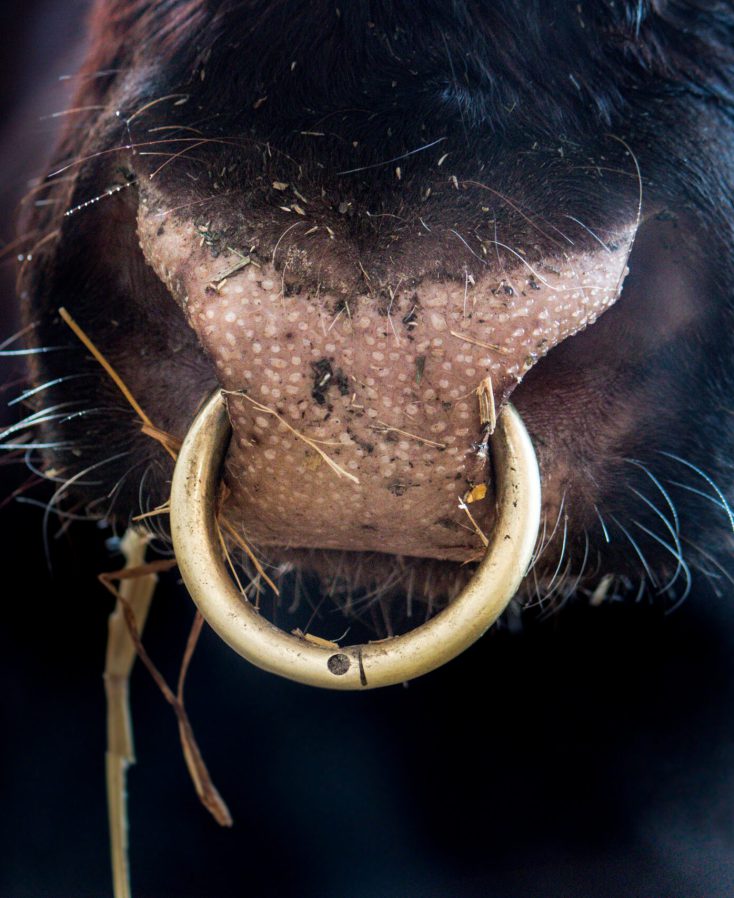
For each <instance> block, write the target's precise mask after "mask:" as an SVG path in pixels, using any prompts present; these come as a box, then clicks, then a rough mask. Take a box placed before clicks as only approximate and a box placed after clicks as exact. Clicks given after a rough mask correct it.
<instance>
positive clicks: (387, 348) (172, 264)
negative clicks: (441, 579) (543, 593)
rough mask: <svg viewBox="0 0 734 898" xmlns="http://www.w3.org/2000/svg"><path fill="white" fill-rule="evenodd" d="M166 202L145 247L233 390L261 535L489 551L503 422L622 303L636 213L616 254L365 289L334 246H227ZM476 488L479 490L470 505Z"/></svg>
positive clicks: (405, 278) (234, 482)
mask: <svg viewBox="0 0 734 898" xmlns="http://www.w3.org/2000/svg"><path fill="white" fill-rule="evenodd" d="M168 208H169V204H168V202H167V201H166V200H165V199H156V197H155V194H153V193H152V192H150V193H148V195H147V197H144V199H143V202H142V204H141V207H140V212H139V232H140V238H141V245H142V247H143V250H144V252H145V254H146V258H147V260H148V262H149V263H150V264H151V265H152V266H153V268H154V269H155V270H156V272H157V273H158V274H159V276H160V277H161V278H162V279H163V280H164V282H165V283H166V284H167V286H168V288H169V290H170V292H171V294H172V296H173V297H174V299H175V300H176V301H177V302H179V303H180V305H181V306H182V308H183V309H184V311H185V313H186V315H187V318H188V321H189V323H190V325H191V326H192V328H193V329H194V330H195V331H196V333H197V335H198V337H199V340H200V341H201V343H202V345H203V346H204V348H205V349H206V351H207V352H208V354H209V356H210V358H211V360H212V363H213V365H214V366H215V368H216V373H217V378H218V380H219V382H220V384H221V385H222V387H224V389H225V390H227V391H228V392H229V394H230V397H229V409H230V415H231V419H232V425H233V439H232V443H231V446H230V450H229V454H228V459H227V473H226V480H227V484H228V486H229V488H230V491H231V495H230V498H229V502H230V504H231V508H232V509H233V513H234V515H235V518H236V519H237V521H238V523H239V524H240V526H241V527H242V528H243V529H244V530H245V531H246V532H247V534H248V536H249V538H250V539H251V540H253V541H255V542H257V543H260V544H263V545H280V546H282V545H289V546H291V547H300V548H328V549H346V550H358V551H379V552H389V553H394V554H402V555H412V556H419V557H432V558H440V559H448V560H454V561H466V560H477V559H478V558H480V557H481V555H482V553H483V544H482V533H485V532H490V531H491V530H492V527H493V523H494V506H493V503H492V501H491V496H492V490H491V486H492V484H491V478H490V474H489V466H488V465H487V458H486V453H484V452H483V451H482V441H483V438H484V436H486V430H487V424H489V425H490V426H489V429H491V426H492V424H493V423H494V418H495V417H496V415H497V414H498V413H499V412H500V411H501V409H502V407H503V406H504V404H505V403H506V402H507V401H508V399H509V396H510V395H511V393H512V390H513V389H514V387H515V386H516V385H517V384H518V383H519V381H520V380H521V379H522V377H523V375H524V373H525V372H526V371H527V370H529V368H530V367H532V365H533V364H534V363H535V361H537V360H538V359H539V358H540V357H542V356H543V355H544V354H545V353H546V352H547V351H548V350H549V349H551V348H552V347H553V346H554V345H556V344H557V343H559V342H560V341H561V340H563V339H565V338H567V337H568V336H570V335H572V334H573V333H575V332H577V331H578V330H580V329H582V328H583V327H585V326H586V325H588V324H589V323H590V322H592V321H594V320H595V318H596V317H597V316H598V315H599V314H600V313H601V312H603V311H604V309H606V308H607V307H609V306H610V305H611V304H612V303H613V302H614V300H615V299H616V297H617V295H618V293H619V289H620V286H621V282H622V279H623V277H624V273H625V270H626V260H627V253H628V250H629V246H630V244H631V241H632V238H633V235H634V231H635V227H634V225H631V226H630V227H629V228H627V229H623V230H622V231H621V232H620V233H619V234H618V235H617V239H616V240H615V248H610V247H608V246H607V247H605V249H604V250H603V251H602V250H599V251H598V252H596V251H588V252H580V251H579V252H576V253H574V254H573V255H570V254H569V255H566V256H565V257H562V258H547V259H539V260H536V261H534V262H533V263H530V262H526V261H524V260H522V258H521V257H520V258H519V260H516V264H515V265H514V266H513V267H512V268H508V269H507V270H496V269H493V268H491V267H489V266H487V267H486V268H484V269H482V271H481V273H479V272H478V274H477V276H473V275H472V276H471V277H470V276H469V273H468V271H466V272H465V276H464V277H463V278H461V279H448V280H441V279H437V278H435V277H428V276H424V277H414V276H411V272H409V271H408V272H404V273H403V275H402V276H401V274H400V272H399V271H398V270H396V269H395V267H394V265H393V268H392V270H390V271H389V272H388V273H389V275H390V277H391V280H392V282H391V283H390V282H388V283H387V285H386V286H385V289H384V290H380V291H377V290H375V289H374V284H367V285H365V284H364V280H362V288H361V291H360V292H357V291H356V290H355V288H354V285H355V283H356V280H355V272H354V271H349V270H347V271H345V272H344V274H343V277H341V278H337V279H336V281H335V277H334V271H335V268H334V266H330V267H329V268H328V271H327V272H326V276H325V277H324V278H323V279H321V278H320V277H319V275H320V273H321V271H322V270H323V269H321V268H320V267H319V266H320V264H321V262H322V260H323V255H320V254H312V255H309V251H308V249H304V248H303V247H300V249H298V242H296V244H295V247H296V249H294V248H291V250H290V251H289V252H288V253H286V254H281V253H282V247H283V243H284V241H283V240H280V241H278V240H275V241H274V243H273V244H272V245H271V246H270V247H268V249H267V251H265V252H264V251H263V247H260V251H259V252H258V253H257V254H254V253H251V252H249V247H248V244H246V243H244V241H243V242H242V244H241V248H240V246H235V245H232V243H231V242H227V243H225V244H221V243H220V244H218V245H217V246H216V252H214V251H213V247H212V246H211V245H210V244H209V243H208V241H207V239H206V236H207V235H206V233H202V228H201V225H198V224H197V223H196V222H195V221H191V220H188V221H187V220H185V219H184V220H181V219H179V220H177V221H173V220H172V219H171V217H170V216H168V215H165V216H164V217H163V218H162V217H161V215H160V214H159V213H160V212H163V213H165V212H167V210H168ZM208 227H211V229H212V230H214V231H215V230H216V228H215V227H214V226H208ZM293 233H294V234H295V233H297V229H295V228H294V229H293ZM324 240H325V242H326V244H327V246H328V245H330V244H331V243H332V242H333V241H332V240H331V238H330V236H329V235H328V232H326V233H325V235H324ZM343 251H344V252H347V250H343ZM273 257H275V264H274V263H273V261H272V259H273ZM291 266H292V270H291V271H290V273H288V271H289V268H291ZM294 270H295V271H297V272H298V273H299V275H300V280H298V284H297V286H298V287H299V289H293V281H292V280H291V281H290V285H291V286H290V289H289V288H288V282H287V281H286V277H288V278H292V277H293V271H294ZM309 272H310V275H309ZM356 272H357V274H359V266H357V269H356ZM337 273H338V272H337ZM368 274H369V272H368ZM335 282H336V283H337V284H338V287H337V288H335V287H334V284H335ZM482 397H483V398H484V405H483V407H482V405H481V403H480V398H482ZM478 485H479V486H488V487H489V492H488V493H487V497H486V499H482V498H479V496H480V494H479V492H474V487H475V486H478ZM467 496H468V497H472V498H479V501H478V502H477V503H476V505H475V506H474V513H473V514H472V517H471V518H470V517H469V516H468V515H467V513H466V510H465V508H463V507H461V503H462V500H463V498H464V497H467Z"/></svg>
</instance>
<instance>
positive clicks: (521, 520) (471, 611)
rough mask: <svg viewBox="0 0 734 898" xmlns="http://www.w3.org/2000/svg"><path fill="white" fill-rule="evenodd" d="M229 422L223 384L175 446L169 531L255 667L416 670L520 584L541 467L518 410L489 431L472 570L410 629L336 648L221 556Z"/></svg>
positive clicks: (346, 674)
mask: <svg viewBox="0 0 734 898" xmlns="http://www.w3.org/2000/svg"><path fill="white" fill-rule="evenodd" d="M231 433H232V430H231V425H230V421H229V416H228V413H227V408H226V404H225V401H224V398H223V396H222V394H221V393H220V392H219V391H217V392H216V393H215V394H213V395H212V396H211V398H210V399H209V400H208V401H207V402H206V404H205V405H204V407H203V408H202V409H201V411H200V412H199V414H198V415H197V417H196V418H195V420H194V422H193V424H192V425H191V428H190V429H189V431H188V433H187V435H186V438H185V439H184V442H183V445H182V446H181V450H180V452H179V455H178V460H177V462H176V468H175V470H174V474H173V482H172V486H171V534H172V538H173V547H174V551H175V553H176V559H177V561H178V565H179V569H180V571H181V575H182V577H183V580H184V583H185V584H186V587H187V588H188V590H189V592H190V593H191V596H192V598H193V600H194V602H195V603H196V605H197V606H198V608H199V610H200V611H201V613H202V615H203V616H204V618H205V620H206V621H207V622H208V623H209V625H210V626H211V627H212V629H213V630H215V631H216V632H217V633H218V634H219V636H220V637H221V638H222V639H223V640H224V641H225V642H226V643H227V644H228V645H230V646H231V647H232V648H233V649H234V650H235V651H236V652H238V653H239V654H240V655H242V657H243V658H246V659H247V660H248V661H250V662H252V663H253V664H255V665H257V666H258V667H260V668H262V669H264V670H268V671H271V672H272V673H276V674H280V675H281V676H283V677H287V678H288V679H291V680H296V681H297V682H300V683H307V684H310V685H312V686H322V687H325V688H327V689H356V690H359V689H373V688H375V687H377V686H389V685H393V684H396V683H402V682H405V681H406V680H411V679H414V678H415V677H419V676H421V675H422V674H426V673H428V672H429V671H432V670H435V669H436V668H438V667H440V666H441V665H443V664H445V663H446V662H447V661H450V660H451V659H452V658H455V657H456V656H457V655H459V654H460V653H461V652H463V651H464V649H466V648H468V647H469V646H470V645H472V643H474V642H476V640H477V639H479V637H480V636H482V635H483V634H484V633H485V632H486V630H487V629H488V628H489V627H490V626H491V625H492V624H493V623H494V622H495V621H496V620H497V618H498V617H499V616H500V614H502V612H503V611H504V609H505V608H506V607H507V605H508V603H509V602H510V600H511V599H512V597H513V596H514V595H515V593H516V592H517V590H518V588H519V586H520V583H521V582H522V579H523V577H524V576H525V573H526V571H527V568H528V566H529V564H530V560H531V557H532V553H533V549H534V547H535V541H536V537H537V533H538V526H539V522H540V473H539V470H538V463H537V460H536V457H535V452H534V450H533V446H532V443H531V441H530V437H529V436H528V433H527V431H526V429H525V427H524V425H523V423H522V420H521V418H520V416H519V414H518V413H517V411H516V410H515V409H514V408H513V407H512V406H511V405H507V406H505V408H504V410H503V411H502V413H501V415H500V416H499V418H498V420H497V427H496V430H495V432H494V434H493V435H492V438H491V449H492V458H493V462H494V470H495V479H496V484H495V488H496V501H497V519H496V525H495V527H494V530H493V532H492V534H491V535H490V537H489V545H488V547H487V552H486V554H485V556H484V558H483V559H482V561H481V562H480V563H479V565H478V567H477V571H476V573H475V574H474V577H473V578H472V579H471V580H470V582H469V583H468V584H467V585H466V587H465V588H464V589H463V590H462V592H461V593H460V594H459V595H458V596H457V597H456V598H455V599H454V600H453V601H452V602H451V603H450V604H449V605H448V606H447V607H446V608H444V609H443V610H442V611H441V612H440V613H438V614H437V615H435V616H434V617H433V618H431V619H430V620H429V621H427V622H426V623H424V624H422V625H421V626H419V627H416V628H415V629H414V630H411V631H410V632H408V633H405V634H403V635H400V636H395V637H393V638H391V639H386V640H381V641H379V642H368V643H364V644H362V645H350V646H345V647H343V648H342V647H340V648H338V649H336V648H332V647H329V646H324V645H320V644H316V643H311V642H308V641H306V640H304V639H302V638H300V637H298V636H294V635H291V634H290V633H286V632H284V631H283V630H280V629H279V628H278V627H275V626H274V625H273V624H271V623H270V621H268V620H267V619H266V618H264V617H263V616H262V615H260V613H259V612H258V611H257V610H256V609H255V607H254V606H253V605H252V604H251V603H249V602H248V601H247V600H246V599H245V598H244V597H243V596H242V595H241V593H240V592H239V591H238V590H237V588H236V587H235V585H234V583H233V582H232V579H231V577H230V575H229V573H228V571H227V568H226V566H225V561H224V558H223V556H222V551H221V545H220V542H219V536H218V532H217V524H216V510H217V496H218V489H219V481H220V477H221V469H222V465H223V462H224V456H225V453H226V450H227V447H228V445H229V440H230V437H231Z"/></svg>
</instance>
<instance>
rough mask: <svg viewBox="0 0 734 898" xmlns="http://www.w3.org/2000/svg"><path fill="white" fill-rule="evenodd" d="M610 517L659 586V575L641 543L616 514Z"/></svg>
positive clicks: (654, 583)
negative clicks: (656, 574) (657, 575)
mask: <svg viewBox="0 0 734 898" xmlns="http://www.w3.org/2000/svg"><path fill="white" fill-rule="evenodd" d="M609 517H610V518H611V519H612V520H613V521H614V523H615V524H616V525H617V527H619V529H620V530H621V531H622V533H623V534H624V535H625V536H626V537H627V540H628V542H629V544H630V545H631V546H632V548H633V549H634V550H635V554H636V555H637V557H638V558H639V559H640V561H641V562H642V567H643V568H644V569H645V573H646V574H647V576H648V577H649V579H650V583H652V585H653V586H654V587H655V588H656V589H657V588H658V586H659V584H658V581H657V577H656V576H655V574H653V572H652V570H651V569H650V565H649V564H648V561H647V558H645V555H644V553H643V551H642V549H641V548H640V547H639V545H638V544H637V541H636V540H635V539H634V537H633V536H632V534H631V533H630V532H629V530H627V528H626V527H624V526H623V525H622V524H621V523H620V522H619V520H618V519H617V518H615V517H614V515H609ZM635 601H637V600H635Z"/></svg>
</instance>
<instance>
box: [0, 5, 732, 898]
mask: <svg viewBox="0 0 734 898" xmlns="http://www.w3.org/2000/svg"><path fill="white" fill-rule="evenodd" d="M83 6H84V4H83V3H78V2H77V3H72V2H68V0H67V2H64V3H51V2H41V0H28V2H24V3H22V4H20V3H15V2H8V0H6V2H5V3H4V5H3V6H2V9H1V10H0V68H1V69H2V76H3V82H2V87H1V88H0V202H1V203H2V212H3V215H2V216H0V223H1V224H2V227H1V228H0V233H1V234H2V236H3V237H4V238H5V239H6V240H8V239H10V237H11V234H12V218H13V207H14V205H15V203H16V202H17V200H18V198H19V197H20V196H21V195H22V194H23V192H24V190H25V188H26V184H27V181H28V179H29V178H30V177H31V176H32V175H34V174H35V173H37V171H38V170H40V168H41V167H42V162H41V157H42V155H43V152H45V151H47V150H49V149H50V146H51V144H52V142H53V134H54V130H55V123H56V122H57V120H55V119H48V118H45V117H46V116H48V115H49V114H51V113H53V112H55V111H57V110H59V109H63V108H64V104H65V103H66V99H65V97H64V91H65V89H66V88H68V86H69V82H68V81H61V82H59V81H58V76H59V75H60V74H65V73H68V72H71V71H73V68H74V65H75V62H74V60H75V58H76V53H77V51H76V49H75V48H76V47H77V45H78V38H79V35H80V34H81V26H80V10H81V9H83ZM0 273H1V276H2V293H1V294H0V315H1V319H0V320H1V322H2V326H1V328H0V341H2V340H3V339H4V338H5V337H7V336H10V335H11V334H12V333H14V332H15V330H16V329H17V324H16V322H15V318H14V314H15V313H14V310H13V309H14V306H13V303H14V300H13V298H12V279H13V271H12V265H8V264H7V263H6V264H5V265H4V266H3V267H2V269H0ZM0 363H1V364H2V381H3V383H4V384H5V390H4V392H3V393H2V397H3V402H2V406H3V407H2V412H1V414H2V417H3V418H4V419H5V420H11V419H12V414H13V410H12V409H10V410H6V409H5V407H4V403H5V401H6V400H7V399H11V398H13V397H14V396H15V395H17V393H18V392H19V390H20V387H19V386H14V385H13V381H14V380H15V379H16V377H17V376H18V371H17V366H15V365H14V364H13V361H12V359H7V358H6V359H0ZM15 408H17V407H15ZM27 477H28V472H27V471H26V470H25V469H24V468H23V466H22V465H3V466H2V467H0V501H1V500H3V499H6V498H7V499H8V501H7V502H6V503H5V505H4V507H3V509H2V511H0V564H1V567H0V570H1V571H2V574H3V581H2V587H1V593H0V595H1V596H2V598H1V599H0V602H1V603H2V605H1V606H0V607H2V609H3V615H2V626H1V629H0V676H2V681H1V682H0V696H1V697H2V699H1V700H2V722H1V727H2V728H1V729H0V762H1V763H0V776H1V778H2V786H1V788H0V814H2V832H0V898H41V896H43V898H47V896H48V898H57V896H59V898H61V896H64V898H65V896H69V898H87V896H88V898H103V896H108V895H110V894H111V892H110V886H109V878H110V877H109V872H108V867H109V863H108V850H107V830H106V811H105V803H104V794H105V793H104V751H105V744H104V735H105V708H104V696H103V688H102V678H101V674H102V669H103V664H104V647H105V639H106V618H107V615H108V614H109V612H110V610H111V600H110V597H109V595H108V594H107V593H105V592H104V591H103V590H102V589H101V588H100V587H99V586H98V585H97V583H96V574H97V573H98V572H99V571H101V570H105V569H113V568H116V567H118V566H119V565H120V559H119V557H118V556H115V555H114V554H111V553H110V552H109V551H108V550H107V548H106V547H105V540H106V539H107V537H109V533H108V532H104V531H101V530H99V528H97V527H96V526H94V525H87V524H80V525H75V526H74V527H72V528H70V529H68V530H64V531H63V532H59V524H58V522H54V521H52V522H51V524H50V528H49V530H48V533H49V536H50V546H51V551H50V559H49V558H47V557H46V555H45V552H44V539H43V513H42V511H41V510H40V509H39V508H37V507H33V506H30V505H27V504H19V503H18V502H16V501H12V500H11V499H10V497H11V496H12V493H13V491H14V490H15V489H16V488H17V487H18V486H20V485H21V484H22V483H23V482H24V481H25V480H26V478H27ZM31 495H32V496H34V497H35V498H37V499H43V498H44V494H43V492H40V493H39V492H34V493H32V494H31ZM45 497H46V498H47V497H48V493H46V494H45ZM732 598H734V597H733V596H732V595H731V591H729V593H727V594H726V595H725V596H724V597H723V598H716V597H715V596H714V595H713V594H712V593H711V591H710V590H709V589H708V588H707V587H706V585H705V583H704V584H699V588H698V589H696V590H695V591H694V594H693V595H692V596H691V597H690V598H689V600H688V601H687V603H686V604H685V606H684V607H683V608H682V609H680V610H679V611H677V612H676V613H675V614H673V615H671V616H668V617H665V616H664V615H663V613H662V609H661V608H656V607H654V606H651V605H649V604H647V603H643V604H637V605H634V604H631V605H623V604H611V605H607V606H605V607H602V608H597V609H589V608H584V607H571V608H566V609H565V610H564V611H563V612H562V613H560V614H558V615H556V616H554V617H552V618H550V619H548V620H546V621H544V622H542V623H539V624H536V625H534V626H533V627H531V628H530V629H529V631H526V632H525V633H522V634H515V635H513V634H510V633H509V632H506V631H505V632H501V633H496V634H492V635H490V636H489V637H488V638H486V639H485V640H483V641H482V642H481V644H479V645H477V646H475V647H474V648H473V649H472V650H471V651H469V652H468V653H467V654H466V655H465V656H464V657H462V658H461V659H459V660H457V661H456V662H454V663H452V664H451V665H449V666H448V668H446V669H444V670H443V671H441V672H438V673H435V674H432V675H430V676H428V677H425V678H424V679H423V680H420V681H418V682H415V683H413V684H411V685H410V686H409V687H408V688H397V687H396V688H393V689H389V690H383V691H379V692H376V693H367V694H362V695H350V694H330V693H326V692H320V691H316V690H311V689H308V688H306V687H300V686H297V685H294V684H290V683H287V682H284V681H279V680H277V679H275V678H273V677H271V676H269V675H267V674H264V673H261V672H260V671H258V670H255V669H253V668H251V667H250V666H248V665H247V664H246V663H245V662H243V661H241V660H240V659H239V658H237V657H236V656H235V655H234V654H233V653H232V652H230V651H229V649H227V648H226V647H225V646H224V645H223V644H221V643H220V642H219V641H218V640H217V639H216V638H215V637H214V636H213V634H212V633H211V632H208V631H205V633H204V636H203V638H202V641H201V644H200V647H199V649H198V650H197V653H196V655H195V658H194V661H193V664H192V668H191V672H190V676H189V681H188V687H187V705H188V708H189V712H190V715H191V718H192V721H193V724H194V727H195V731H196V733H197V736H198V739H199V742H200V745H201V748H202V751H203V753H204V757H205V759H206V760H207V762H208V764H209V768H210V771H211V773H212V777H213V779H214V781H215V783H216V785H217V786H218V787H219V788H220V790H221V792H222V794H223V796H224V797H225V799H226V800H227V802H228V804H229V806H230V809H231V811H232V813H233V816H234V818H235V826H234V828H233V829H232V830H229V831H225V830H221V829H219V828H218V827H217V826H216V824H215V823H214V822H213V821H212V820H211V819H210V818H209V816H208V814H207V813H206V812H205V811H204V810H203V809H202V808H201V807H200V806H199V804H198V801H197V799H196V796H195V794H194V792H193V788H192V787H191V785H190V783H189V781H188V776H187V773H186V770H185V767H184V763H183V760H182V756H181V751H180V748H179V742H178V733H177V727H176V722H175V719H174V716H173V714H172V712H171V711H170V709H169V708H168V706H167V705H166V704H165V702H164V701H163V699H162V697H161V696H160V694H159V693H158V692H157V690H156V689H155V687H154V686H153V685H152V683H151V681H150V679H149V677H148V676H147V674H145V672H144V671H143V670H141V669H140V668H139V667H137V668H136V670H135V672H134V675H133V680H132V706H133V716H134V725H135V738H136V748H137V756H138V763H137V765H136V766H135V767H133V768H132V769H131V770H130V773H129V793H130V806H129V811H130V823H131V859H132V878H133V888H134V894H135V896H136V898H189V896H190V898H207V896H214V898H230V896H231V898H235V896H248V898H260V896H261V898H291V896H293V898H311V896H313V898H331V896H334V898H336V896H342V895H349V896H355V898H383V896H384V898H391V896H407V898H413V896H415V898H419V896H420V898H423V896H425V898H428V896H459V898H472V896H501V898H505V896H508V898H509V896H535V895H537V896H555V895H557V896H572V895H576V896H588V895H594V896H597V895H599V896H604V895H608V896H628V895H644V896H666V898H670V896H681V898H689V896H690V898H693V896H717V895H721V896H725V895H732V894H734V714H733V713H732V708H734V702H733V699H734V689H733V680H732V673H733V672H734V658H733V655H734V652H733V649H734V607H733V606H732ZM192 617H193V612H192V607H191V602H190V600H189V599H188V597H187V596H186V594H185V592H184V591H183V590H182V589H181V588H180V587H179V586H178V584H177V582H176V577H175V575H170V576H168V577H167V578H164V581H163V583H162V585H161V588H160V590H159V595H158V597H157V598H156V601H155V603H154V606H153V610H152V612H151V617H150V619H149V624H148V627H147V629H146V643H147V645H148V647H149V651H150V653H151V654H152V656H153V657H154V659H156V661H158V662H159V664H160V665H161V667H162V668H163V670H164V672H165V673H166V674H167V676H168V677H169V678H170V679H173V678H174V677H175V674H176V671H177V667H178V663H179V660H180V656H181V652H182V649H183V645H184V643H185V640H186V635H187V632H188V628H189V626H190V623H191V620H192Z"/></svg>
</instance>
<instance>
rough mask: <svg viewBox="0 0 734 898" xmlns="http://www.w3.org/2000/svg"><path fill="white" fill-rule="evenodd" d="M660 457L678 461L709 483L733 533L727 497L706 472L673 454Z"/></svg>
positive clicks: (733, 517) (732, 520) (733, 518)
mask: <svg viewBox="0 0 734 898" xmlns="http://www.w3.org/2000/svg"><path fill="white" fill-rule="evenodd" d="M660 455H663V456H665V457H666V458H671V459H672V460H673V461H677V462H678V463H679V464H681V465H685V466H686V467H687V468H690V469H691V471H693V472H694V473H696V474H698V476H699V477H702V478H703V479H704V480H705V481H706V483H708V485H709V486H710V487H711V489H712V490H713V491H714V492H715V493H716V495H717V496H718V497H719V500H720V501H721V504H722V506H723V508H724V511H725V512H726V515H727V517H728V518H729V526H730V527H731V529H732V531H734V513H732V510H731V507H730V505H729V503H728V502H727V501H726V497H725V496H724V494H723V493H722V492H721V490H720V489H719V487H718V486H717V485H716V483H714V481H713V480H712V479H711V478H710V477H709V475H708V474H707V473H706V472H705V471H702V470H701V469H700V468H699V467H697V466H696V465H694V464H693V463H692V462H690V461H686V459H684V458H681V457H680V456H679V455H674V454H673V453H672V452H663V451H661V452H660Z"/></svg>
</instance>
